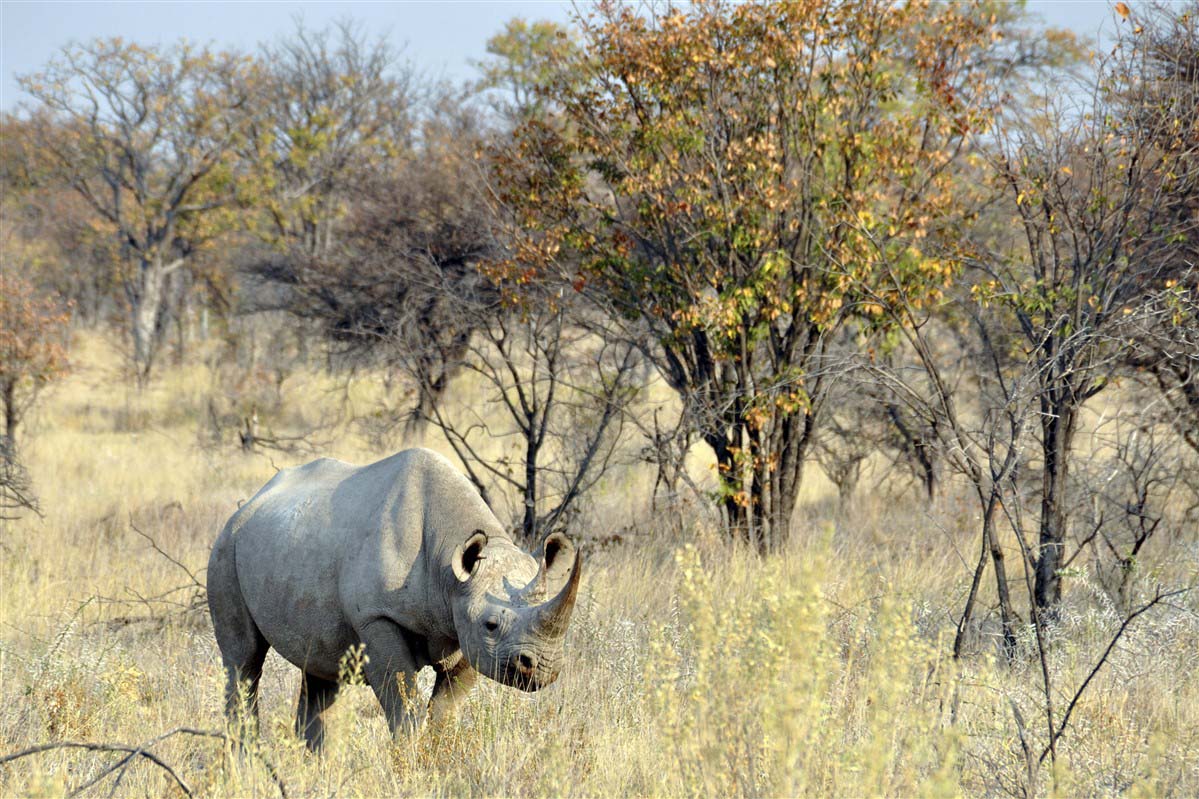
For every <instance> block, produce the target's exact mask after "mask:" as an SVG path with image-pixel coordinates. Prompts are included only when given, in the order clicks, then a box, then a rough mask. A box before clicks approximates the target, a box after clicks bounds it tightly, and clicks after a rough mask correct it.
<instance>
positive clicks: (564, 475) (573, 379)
mask: <svg viewBox="0 0 1199 799" xmlns="http://www.w3.org/2000/svg"><path fill="white" fill-rule="evenodd" d="M568 301H569V298H566V297H545V298H543V300H542V301H541V302H538V303H535V304H534V305H533V306H531V307H528V308H523V309H505V308H503V307H502V305H501V304H500V303H499V302H498V301H493V303H494V304H492V305H490V306H488V305H487V304H477V305H474V306H473V307H460V308H459V313H463V314H473V315H476V319H474V320H472V321H470V322H468V323H466V324H464V325H463V327H464V328H469V329H474V330H475V331H476V332H475V334H474V335H473V336H471V337H470V338H469V340H468V341H467V345H466V351H465V353H464V355H463V359H462V368H463V371H464V373H465V374H467V375H474V376H475V377H476V379H477V382H478V383H479V384H481V385H482V387H483V394H484V398H485V401H486V405H485V406H477V405H475V404H474V402H473V400H472V401H471V402H466V403H464V402H456V401H453V399H452V398H450V397H447V398H446V399H445V400H443V401H442V402H438V403H435V404H433V405H432V406H431V407H430V409H429V413H428V417H427V418H428V420H429V421H430V422H431V423H432V424H433V425H434V426H435V427H436V428H437V429H438V430H440V431H441V432H442V434H443V435H444V436H445V439H446V441H447V442H448V443H449V444H450V446H451V447H452V448H453V449H454V451H455V452H456V453H457V454H458V457H459V459H460V460H461V462H462V464H463V466H464V468H465V469H466V471H467V474H468V475H469V476H470V478H471V480H472V481H474V483H475V484H476V485H477V486H478V487H479V490H480V491H481V492H482V493H483V496H484V498H486V499H488V502H489V503H490V504H492V507H493V508H494V509H496V510H497V511H498V510H499V509H500V508H499V497H498V496H497V493H502V494H504V495H506V496H509V497H514V498H515V501H516V503H517V508H516V509H515V512H514V513H513V514H512V515H513V516H514V517H515V518H516V519H519V521H518V522H517V523H516V524H514V526H515V527H517V528H518V529H519V530H520V531H521V533H522V534H523V535H524V536H525V538H526V539H527V540H529V541H536V540H540V537H541V536H543V535H544V534H546V533H547V532H550V531H552V530H556V529H561V528H562V527H563V526H564V525H565V524H566V522H568V521H569V520H570V519H571V518H572V517H573V515H574V514H575V513H576V512H577V510H578V506H579V502H580V500H581V499H582V498H583V497H584V495H586V494H587V493H588V492H589V491H590V490H591V489H592V488H593V487H594V486H595V485H596V483H597V482H598V481H599V480H600V479H601V478H602V477H603V476H604V474H605V473H606V472H607V470H608V467H609V466H610V465H611V464H612V462H613V457H614V455H616V454H617V453H618V452H619V448H620V445H621V444H622V439H623V438H624V437H623V435H622V434H623V432H624V430H625V425H626V406H627V405H628V403H629V401H630V399H631V397H632V395H633V385H632V380H631V378H632V376H633V375H634V369H635V367H636V366H637V365H638V357H637V352H636V350H635V349H634V348H633V347H631V346H630V345H628V344H627V343H624V344H622V343H619V342H614V341H612V340H605V339H604V338H602V337H598V336H595V335H594V334H593V333H592V332H591V331H589V330H588V329H587V328H586V327H583V326H580V325H578V324H574V323H573V322H574V321H575V320H574V319H573V318H572V315H571V311H572V310H573V309H571V308H570V307H569V305H567V303H568ZM409 371H410V375H411V376H412V377H413V378H417V379H419V377H420V374H421V371H422V366H421V364H420V362H419V358H413V359H409ZM496 410H500V411H501V413H499V414H496ZM497 416H498V419H497ZM497 442H498V443H500V444H501V445H502V452H501V453H500V454H498V455H497V454H495V444H496V443H497ZM509 442H511V444H509ZM497 488H498V489H499V491H498V492H497V490H496V489H497Z"/></svg>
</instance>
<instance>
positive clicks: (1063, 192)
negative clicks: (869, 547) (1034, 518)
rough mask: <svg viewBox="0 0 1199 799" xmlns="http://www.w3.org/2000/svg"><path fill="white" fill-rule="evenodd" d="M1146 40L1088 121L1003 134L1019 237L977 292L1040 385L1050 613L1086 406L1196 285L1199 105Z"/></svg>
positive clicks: (1042, 584)
mask: <svg viewBox="0 0 1199 799" xmlns="http://www.w3.org/2000/svg"><path fill="white" fill-rule="evenodd" d="M1192 24H1193V23H1192ZM1138 30H1140V31H1142V32H1143V31H1144V28H1143V27H1141V26H1138ZM1146 35H1147V34H1146ZM1141 36H1142V33H1140V32H1137V33H1133V34H1131V35H1130V36H1127V37H1125V38H1123V40H1122V41H1121V43H1120V46H1119V47H1118V48H1117V49H1116V51H1115V53H1114V56H1113V58H1112V60H1111V61H1110V62H1109V63H1108V64H1106V65H1104V69H1102V70H1101V75H1100V78H1099V83H1098V85H1097V87H1096V89H1095V93H1094V104H1093V105H1092V107H1091V108H1089V109H1087V113H1085V114H1084V115H1083V116H1081V118H1079V117H1078V116H1077V115H1075V114H1073V113H1070V112H1063V111H1060V110H1059V109H1056V108H1053V107H1051V108H1049V109H1048V113H1047V114H1046V116H1047V118H1048V119H1049V121H1050V122H1051V124H1050V125H1045V124H1044V121H1043V119H1036V120H1033V121H1032V122H1030V123H1027V124H1015V123H1013V124H1012V125H1011V126H1010V127H1009V128H1008V129H1007V130H1006V131H1005V132H1004V135H1003V136H1002V137H1000V139H999V140H998V141H999V150H998V154H997V160H996V164H995V166H996V170H997V173H998V175H999V177H1000V179H1001V180H1002V181H1003V184H1004V185H1005V187H1006V189H1007V194H1008V200H1009V202H1010V203H1011V208H1012V210H1013V213H1014V215H1015V219H1016V220H1017V222H1018V225H1019V230H1020V234H1021V240H1020V243H1019V246H1018V247H1017V248H1016V249H1015V250H1014V251H1011V252H1006V251H1005V252H991V253H989V254H988V255H987V257H985V258H982V259H980V260H979V262H978V266H979V268H980V269H981V270H982V271H983V272H984V273H985V276H986V279H985V280H984V281H983V282H982V283H981V284H980V285H979V286H978V290H979V292H980V296H981V297H982V298H983V299H984V300H985V301H987V302H993V303H996V304H998V305H1001V306H1003V307H1005V308H1007V309H1008V310H1009V311H1010V313H1011V314H1012V317H1013V321H1014V325H1015V328H1014V329H1017V330H1019V331H1020V334H1021V337H1022V342H1021V356H1022V360H1023V362H1024V368H1025V370H1026V371H1027V373H1028V374H1030V375H1032V376H1033V377H1034V378H1035V380H1036V383H1037V386H1038V404H1039V420H1040V438H1039V446H1040V455H1041V462H1042V469H1041V476H1042V485H1041V490H1040V514H1039V520H1038V543H1037V547H1036V549H1035V553H1034V554H1035V557H1036V602H1037V605H1038V607H1039V608H1042V609H1050V608H1053V607H1054V606H1056V605H1057V603H1058V602H1059V601H1060V599H1061V569H1062V564H1063V562H1064V558H1065V557H1066V553H1065V545H1066V531H1067V525H1068V519H1069V516H1070V507H1071V498H1070V463H1071V460H1072V450H1073V443H1074V437H1075V434H1076V432H1077V428H1078V416H1079V412H1080V410H1081V409H1082V407H1083V405H1084V404H1085V403H1086V402H1087V401H1088V400H1090V399H1091V398H1092V397H1094V396H1096V395H1097V394H1099V393H1100V392H1101V391H1103V390H1104V389H1105V388H1106V387H1107V386H1108V385H1110V384H1111V382H1112V380H1113V378H1114V377H1115V376H1116V374H1117V372H1118V369H1119V366H1120V365H1121V362H1122V360H1123V359H1124V358H1125V356H1126V355H1127V353H1128V351H1129V347H1128V344H1129V341H1130V338H1131V337H1132V336H1134V335H1135V333H1136V331H1137V330H1138V329H1141V328H1144V327H1148V328H1150V329H1160V328H1161V326H1162V325H1163V323H1165V324H1169V322H1170V321H1171V318H1172V314H1171V313H1170V312H1169V311H1168V310H1167V309H1171V308H1181V307H1182V306H1181V304H1182V302H1183V301H1185V299H1186V297H1187V296H1189V293H1190V292H1191V291H1193V290H1194V289H1193V288H1192V287H1194V286H1195V280H1196V271H1195V261H1194V257H1193V255H1189V256H1188V255H1187V253H1188V252H1190V253H1193V244H1192V242H1193V241H1194V240H1195V237H1196V236H1197V235H1199V215H1196V213H1195V209H1196V208H1199V202H1197V201H1196V198H1197V197H1199V105H1197V104H1196V103H1195V102H1194V97H1195V95H1194V88H1193V87H1184V88H1182V89H1181V90H1179V89H1177V88H1176V89H1175V90H1169V89H1168V87H1166V86H1163V85H1162V84H1161V83H1160V82H1158V81H1156V80H1154V77H1153V76H1154V68H1155V65H1154V63H1153V62H1152V61H1151V60H1150V58H1149V53H1151V52H1152V51H1151V50H1150V49H1149V48H1146V47H1144V46H1143V45H1142V39H1141V38H1140V37H1141ZM1180 57H1181V58H1187V59H1191V60H1192V62H1193V59H1194V55H1193V52H1192V53H1190V54H1187V53H1186V51H1185V50H1184V51H1182V55H1181V56H1180ZM1163 368H1170V367H1169V365H1168V364H1163Z"/></svg>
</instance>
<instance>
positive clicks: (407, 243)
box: [251, 96, 496, 419]
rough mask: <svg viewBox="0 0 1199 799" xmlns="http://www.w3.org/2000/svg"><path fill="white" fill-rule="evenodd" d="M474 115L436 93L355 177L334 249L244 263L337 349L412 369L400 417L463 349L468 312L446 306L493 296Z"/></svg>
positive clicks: (445, 376) (429, 391) (425, 396)
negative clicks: (405, 141) (410, 128)
mask: <svg viewBox="0 0 1199 799" xmlns="http://www.w3.org/2000/svg"><path fill="white" fill-rule="evenodd" d="M481 124H482V123H481V121H480V119H479V117H478V115H477V113H476V111H475V110H474V109H473V108H471V107H470V106H469V105H467V104H464V103H463V102H461V98H457V97H452V96H446V97H442V98H441V99H440V100H439V102H437V103H436V104H435V105H434V106H433V109H432V113H431V114H430V115H429V117H428V118H426V119H425V120H423V121H422V123H421V125H420V127H419V134H420V135H419V136H418V137H417V138H418V141H417V142H414V145H413V147H412V148H411V149H408V150H402V151H400V152H398V153H397V154H396V156H395V157H394V158H392V159H390V160H389V161H387V162H385V163H382V164H379V165H378V167H377V168H376V169H375V170H373V171H363V172H362V173H360V174H358V175H357V177H356V179H355V181H354V182H353V184H352V187H351V188H350V190H349V191H350V192H351V193H352V195H353V198H354V202H353V203H350V204H347V207H346V209H345V216H344V218H343V219H342V220H341V224H340V231H341V232H340V237H339V239H338V240H337V242H336V243H335V245H334V246H333V247H331V248H330V249H328V250H326V251H324V252H321V253H319V254H317V255H314V256H304V255H303V254H302V253H301V252H297V251H292V252H291V253H290V254H281V255H280V256H279V257H276V258H269V259H264V260H261V261H259V262H257V263H256V264H255V265H254V266H253V267H252V270H251V271H252V272H253V273H254V274H256V275H257V276H258V277H260V278H262V279H265V280H267V281H269V282H271V283H273V284H275V285H276V286H279V287H282V288H284V289H285V292H284V293H283V295H282V296H281V297H280V299H279V302H278V307H280V308H281V309H284V310H287V311H289V312H290V313H292V314H294V315H296V316H298V317H301V318H304V319H310V320H314V321H316V322H317V323H318V324H320V326H321V327H322V328H323V330H324V332H325V334H326V336H327V338H328V339H329V340H331V341H332V342H333V343H334V344H335V345H336V346H337V348H338V350H339V352H340V354H341V355H343V356H346V357H350V358H359V359H364V360H366V361H368V362H372V363H379V362H382V364H383V365H384V366H385V367H387V368H395V367H396V366H401V367H403V369H404V371H406V372H410V373H411V374H413V375H414V376H415V378H416V379H415V387H416V389H417V392H418V399H417V403H416V408H415V409H413V413H412V415H411V416H410V417H409V418H411V419H422V418H425V417H427V416H428V414H429V412H430V411H431V409H432V406H433V404H435V403H436V402H437V400H438V399H439V398H440V396H441V393H442V392H443V391H444V390H445V387H446V386H447V385H448V382H449V379H450V377H451V376H452V374H453V373H454V371H455V370H456V369H457V368H458V367H459V366H460V364H461V361H462V358H463V356H464V355H465V353H466V347H467V343H468V341H469V339H470V336H471V335H472V334H473V332H474V328H473V327H469V326H464V325H467V324H468V323H470V324H473V323H474V321H475V318H474V317H471V316H469V315H464V314H461V313H459V312H458V308H457V304H458V303H459V302H476V301H477V302H483V303H486V302H487V300H486V297H484V296H481V295H485V294H486V293H488V292H490V293H491V294H492V295H494V289H493V288H491V287H490V286H488V285H487V282H486V281H485V280H484V279H483V276H482V275H481V274H480V273H479V271H478V270H477V269H476V264H477V263H478V262H480V261H481V260H482V259H484V258H485V257H487V256H488V255H489V254H492V253H494V252H495V248H496V241H495V236H494V227H495V225H494V223H493V221H492V217H491V209H490V207H489V204H488V202H487V199H486V196H485V194H484V190H483V186H482V185H481V181H480V179H479V178H480V174H481V173H480V170H479V168H478V165H477V164H476V162H475V158H474V156H475V153H476V151H477V150H478V148H479V147H480V143H481V140H482V136H483V135H484V130H483V128H482V127H481ZM397 358H402V360H403V364H399V363H397V360H396V359H397Z"/></svg>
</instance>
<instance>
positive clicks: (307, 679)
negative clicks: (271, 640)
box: [296, 674, 338, 752]
mask: <svg viewBox="0 0 1199 799" xmlns="http://www.w3.org/2000/svg"><path fill="white" fill-rule="evenodd" d="M337 689H338V685H337V683H336V682H335V681H333V680H323V679H321V678H320V677H314V676H312V675H311V674H302V675H301V676H300V701H299V706H298V707H297V708H296V735H299V736H302V737H303V738H304V743H305V745H307V747H308V749H309V750H310V751H312V752H319V751H320V750H321V747H322V746H324V745H325V721H324V718H323V717H322V716H323V714H324V712H325V711H326V710H328V709H329V706H330V705H332V704H333V702H334V700H336V699H337Z"/></svg>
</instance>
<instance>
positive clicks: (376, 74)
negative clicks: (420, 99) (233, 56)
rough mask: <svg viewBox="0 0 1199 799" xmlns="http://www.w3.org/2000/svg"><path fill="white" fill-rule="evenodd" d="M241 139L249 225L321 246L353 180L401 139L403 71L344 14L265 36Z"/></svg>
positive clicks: (299, 251) (296, 246) (303, 253)
mask: <svg viewBox="0 0 1199 799" xmlns="http://www.w3.org/2000/svg"><path fill="white" fill-rule="evenodd" d="M260 61H261V65H262V71H263V78H262V80H261V81H259V83H258V84H257V91H256V93H255V103H254V104H255V106H256V113H255V114H254V115H253V117H252V122H251V124H250V126H249V128H248V135H247V137H246V141H245V152H244V155H245V157H246V159H247V160H248V161H249V162H251V163H252V164H254V166H255V168H256V170H257V173H258V175H257V176H258V181H259V186H260V188H261V194H260V197H259V200H260V204H261V206H262V208H263V209H264V213H263V214H262V216H261V217H259V218H255V219H254V222H253V228H254V230H255V232H256V233H257V234H258V235H259V236H260V237H261V238H262V239H263V240H265V241H266V242H268V243H269V244H271V245H273V246H274V247H275V248H276V249H277V250H279V251H281V252H284V253H287V252H289V251H290V252H293V253H294V254H295V255H296V257H300V258H319V257H322V256H324V255H325V254H326V253H327V252H329V251H330V249H331V248H332V247H333V244H334V240H335V239H334V232H335V228H336V226H337V224H338V223H340V222H341V221H343V220H344V218H345V216H346V213H347V210H348V209H347V203H348V201H349V199H350V195H351V192H352V190H353V186H354V185H355V183H356V182H358V181H359V180H360V179H361V177H362V176H363V175H364V174H365V173H366V172H367V171H368V170H369V169H372V168H377V167H378V166H379V165H380V164H381V163H382V162H383V161H384V159H386V158H387V157H388V156H394V155H396V154H398V153H400V152H402V151H404V150H407V149H408V148H409V147H410V146H411V133H412V131H411V126H412V124H413V119H412V115H411V106H412V104H413V97H412V93H413V90H414V87H413V82H412V73H411V71H410V70H407V69H400V68H398V65H399V54H398V53H397V52H396V51H395V50H394V49H393V48H392V47H391V46H390V45H388V44H387V42H386V41H384V40H383V39H382V38H380V39H377V40H374V41H371V40H368V39H367V37H366V36H365V35H364V34H363V33H362V32H361V31H360V30H358V29H356V28H355V27H354V26H353V25H352V24H351V23H350V22H341V23H338V24H337V25H335V26H333V27H332V28H330V29H326V30H321V31H310V30H307V29H305V28H304V27H303V25H302V24H297V25H296V29H295V32H294V33H292V35H291V36H290V37H288V38H285V39H282V40H280V41H279V42H276V43H275V44H271V45H265V46H263V48H262V52H261V55H260Z"/></svg>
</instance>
